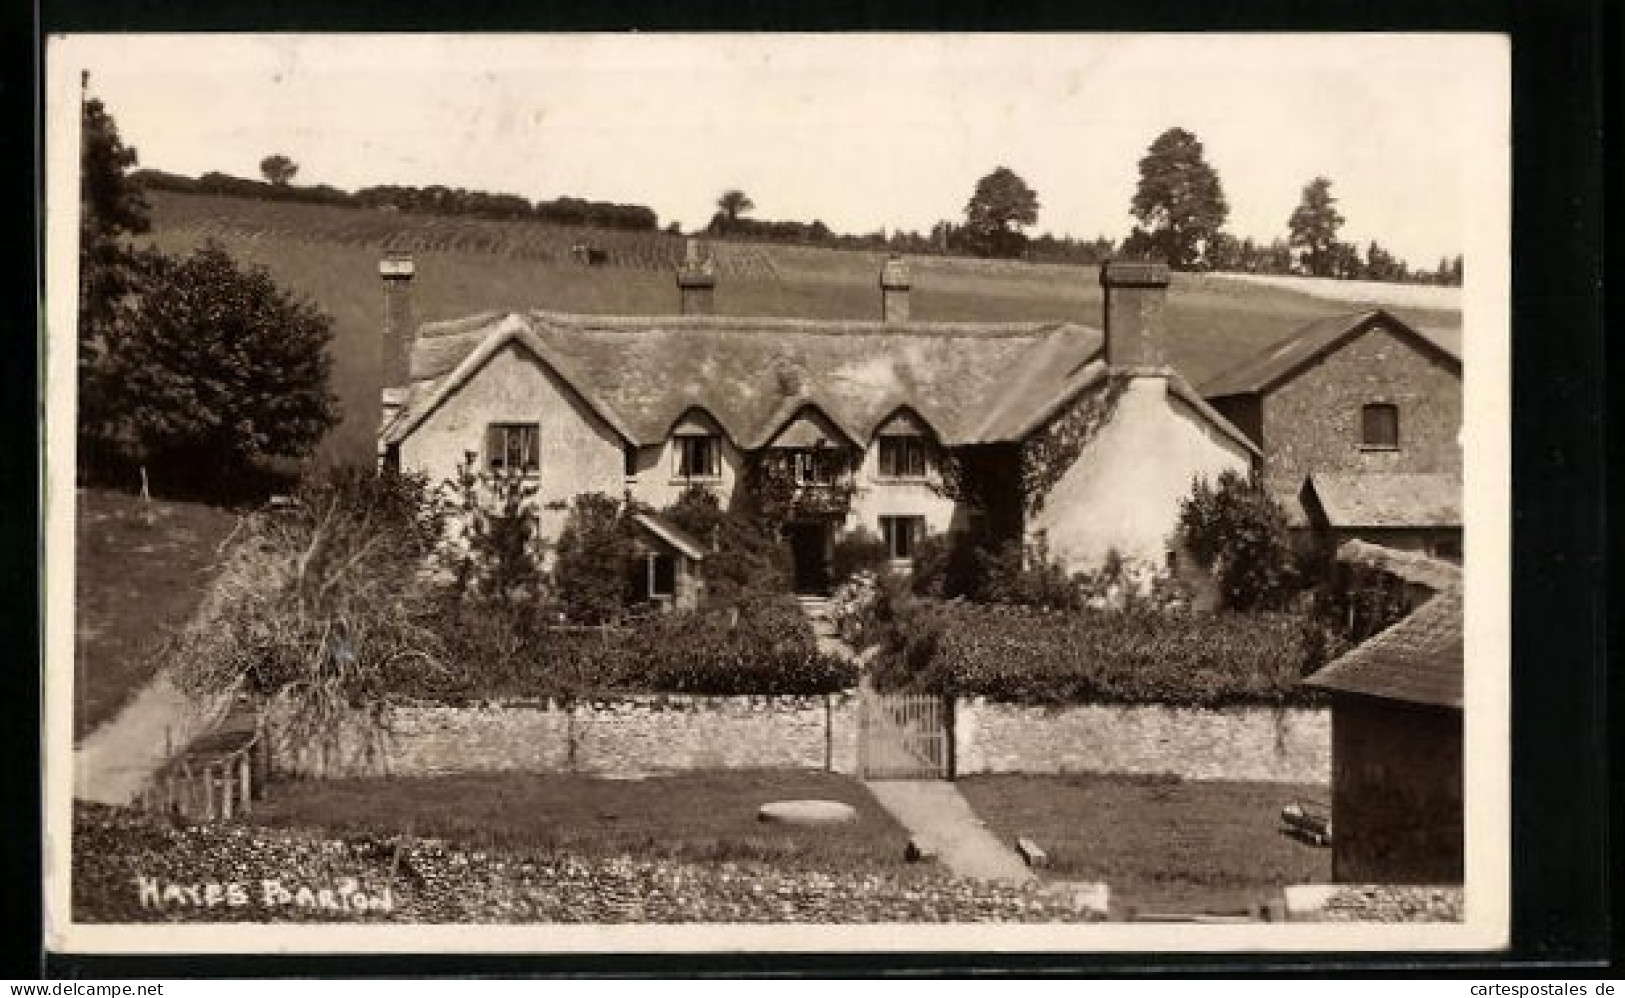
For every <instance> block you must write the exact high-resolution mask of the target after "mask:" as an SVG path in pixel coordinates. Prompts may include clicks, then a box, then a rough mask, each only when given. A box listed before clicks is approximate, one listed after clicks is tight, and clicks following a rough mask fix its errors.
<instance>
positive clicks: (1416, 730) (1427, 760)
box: [1304, 585, 1463, 884]
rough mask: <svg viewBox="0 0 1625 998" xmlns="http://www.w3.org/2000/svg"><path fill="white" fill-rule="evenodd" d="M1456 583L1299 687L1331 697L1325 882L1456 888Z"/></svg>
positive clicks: (1459, 845)
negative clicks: (1329, 819) (1329, 871)
mask: <svg viewBox="0 0 1625 998" xmlns="http://www.w3.org/2000/svg"><path fill="white" fill-rule="evenodd" d="M1462 648H1463V645H1462V600H1461V589H1460V587H1459V586H1454V585H1452V586H1449V587H1447V588H1445V589H1444V590H1442V591H1441V592H1439V593H1437V594H1435V595H1433V596H1431V597H1429V598H1428V599H1427V601H1426V602H1424V603H1423V604H1422V605H1421V606H1419V607H1417V608H1416V609H1415V610H1413V611H1412V612H1411V613H1410V615H1409V616H1407V617H1405V618H1404V619H1403V620H1401V621H1399V622H1398V623H1396V624H1394V625H1393V626H1391V627H1389V628H1388V629H1387V630H1384V631H1382V632H1381V633H1379V634H1377V635H1376V636H1374V637H1372V638H1371V639H1369V640H1368V641H1366V642H1364V643H1363V644H1361V645H1359V646H1358V647H1356V648H1355V649H1354V650H1352V651H1350V652H1349V653H1347V654H1346V655H1344V656H1342V657H1341V658H1339V659H1337V660H1336V661H1334V662H1332V663H1331V664H1329V665H1327V666H1326V667H1325V668H1323V669H1321V670H1320V671H1319V672H1316V673H1315V674H1314V675H1313V676H1310V677H1309V678H1308V679H1306V680H1304V682H1305V684H1306V685H1308V686H1312V687H1315V688H1318V689H1321V690H1325V691H1326V692H1328V693H1329V694H1330V695H1331V701H1332V707H1331V710H1332V826H1333V829H1334V831H1333V835H1332V879H1333V880H1336V881H1339V882H1341V883H1368V884H1370V883H1375V884H1458V883H1461V880H1462V850H1463V839H1462V795H1463V794H1462V671H1463V652H1462Z"/></svg>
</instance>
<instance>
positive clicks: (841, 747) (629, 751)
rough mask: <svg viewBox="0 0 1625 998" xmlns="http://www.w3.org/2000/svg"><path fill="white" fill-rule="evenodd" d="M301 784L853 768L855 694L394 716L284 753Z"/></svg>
mask: <svg viewBox="0 0 1625 998" xmlns="http://www.w3.org/2000/svg"><path fill="white" fill-rule="evenodd" d="M277 764H278V767H279V769H281V770H282V771H284V772H292V773H298V774H303V775H324V776H357V775H382V774H392V775H397V776H417V775H428V774H433V773H452V772H490V771H498V770H522V771H528V772H548V773H563V772H577V773H588V774H601V775H612V776H626V775H633V774H640V773H658V772H675V771H682V770H693V769H745V768H755V767H771V768H791V769H828V770H833V771H835V772H842V773H850V772H853V771H854V770H855V769H856V764H857V700H856V697H855V696H854V695H853V694H849V693H838V694H831V695H829V696H805V697H701V696H654V695H651V696H628V697H619V698H615V699H604V700H591V701H582V702H578V703H575V704H570V705H566V704H561V703H554V702H550V701H544V702H507V703H493V704H483V705H474V706H446V705H433V704H403V705H397V706H396V707H394V708H393V709H392V710H391V711H390V712H389V719H388V728H387V731H386V732H384V733H383V734H382V735H380V736H379V737H378V738H377V739H376V740H374V741H372V742H371V743H368V742H367V741H365V740H364V739H362V738H361V737H360V736H359V735H358V734H355V735H352V736H351V737H348V738H345V739H344V740H343V741H342V743H341V744H339V745H337V746H334V747H332V748H330V749H329V750H328V751H326V752H322V751H319V750H309V749H307V750H304V751H301V752H293V751H290V750H288V748H287V747H286V746H283V747H282V748H281V749H280V750H279V751H278V752H277Z"/></svg>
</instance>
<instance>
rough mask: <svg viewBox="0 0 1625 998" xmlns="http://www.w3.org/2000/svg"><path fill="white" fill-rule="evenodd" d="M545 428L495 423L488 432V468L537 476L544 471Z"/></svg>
mask: <svg viewBox="0 0 1625 998" xmlns="http://www.w3.org/2000/svg"><path fill="white" fill-rule="evenodd" d="M540 441H541V427H540V426H538V425H537V424H536V423H492V424H491V425H490V426H488V427H486V430H485V465H486V467H487V468H489V469H490V470H491V471H499V472H500V471H520V472H525V473H527V474H534V473H535V472H536V470H537V469H538V468H540V467H541V442H540Z"/></svg>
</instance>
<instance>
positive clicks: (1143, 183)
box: [1124, 128, 1230, 270]
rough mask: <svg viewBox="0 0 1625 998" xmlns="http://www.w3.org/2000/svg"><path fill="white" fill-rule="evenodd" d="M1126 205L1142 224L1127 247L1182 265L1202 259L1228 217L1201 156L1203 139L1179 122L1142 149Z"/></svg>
mask: <svg viewBox="0 0 1625 998" xmlns="http://www.w3.org/2000/svg"><path fill="white" fill-rule="evenodd" d="M1129 207H1130V211H1131V213H1132V214H1133V216H1134V218H1135V219H1136V220H1137V221H1138V222H1139V223H1140V226H1139V227H1137V228H1136V229H1135V230H1134V232H1133V233H1132V234H1131V235H1130V236H1129V240H1128V241H1127V242H1125V244H1124V248H1125V250H1128V251H1131V252H1132V251H1139V252H1141V253H1144V254H1147V255H1154V256H1157V257H1160V258H1162V259H1163V260H1165V261H1167V263H1168V265H1169V266H1171V267H1174V268H1176V269H1180V270H1187V269H1190V268H1192V267H1198V266H1203V265H1205V264H1206V262H1207V250H1208V246H1209V244H1210V243H1211V242H1212V241H1213V238H1214V237H1215V236H1217V235H1218V233H1219V230H1220V229H1221V228H1223V227H1224V222H1225V219H1227V218H1229V217H1230V205H1229V202H1227V201H1226V200H1225V198H1224V188H1223V187H1222V186H1221V185H1220V183H1219V175H1218V173H1217V172H1215V171H1214V169H1213V167H1211V166H1209V165H1208V162H1207V160H1206V159H1205V158H1203V153H1202V143H1201V141H1200V140H1199V139H1197V137H1196V136H1195V135H1193V134H1191V133H1190V132H1187V131H1186V130H1185V129H1183V128H1170V129H1168V130H1167V131H1166V132H1163V133H1162V134H1161V135H1159V136H1157V138H1156V140H1155V141H1154V142H1152V143H1151V147H1150V148H1149V149H1148V150H1146V154H1145V156H1144V157H1142V158H1141V159H1140V186H1139V187H1138V189H1136V190H1135V192H1134V200H1133V201H1132V202H1131V203H1130V206H1129Z"/></svg>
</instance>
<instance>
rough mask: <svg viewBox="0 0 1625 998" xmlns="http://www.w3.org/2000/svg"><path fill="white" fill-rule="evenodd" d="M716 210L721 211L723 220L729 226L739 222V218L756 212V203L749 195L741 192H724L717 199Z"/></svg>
mask: <svg viewBox="0 0 1625 998" xmlns="http://www.w3.org/2000/svg"><path fill="white" fill-rule="evenodd" d="M717 208H718V209H720V210H721V212H722V215H723V217H724V218H726V219H727V220H728V223H729V224H730V225H731V224H733V223H734V222H737V221H739V216H741V215H748V214H750V213H751V212H753V211H755V210H756V202H755V201H752V200H751V199H750V195H748V194H746V193H745V192H744V191H741V190H726V191H723V192H722V196H721V197H719V198H717Z"/></svg>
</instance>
